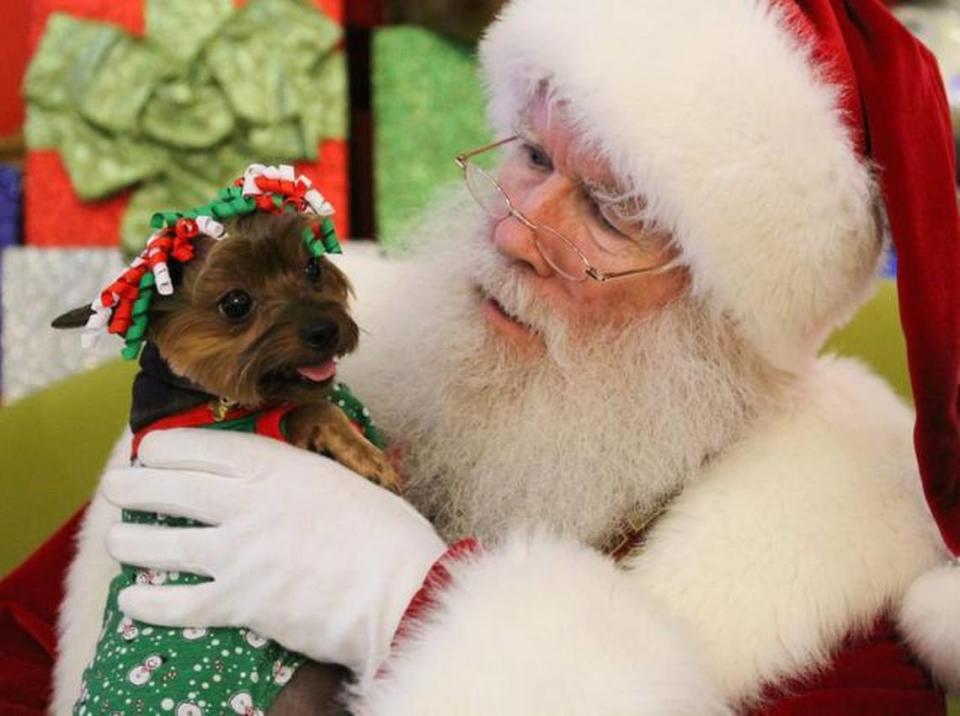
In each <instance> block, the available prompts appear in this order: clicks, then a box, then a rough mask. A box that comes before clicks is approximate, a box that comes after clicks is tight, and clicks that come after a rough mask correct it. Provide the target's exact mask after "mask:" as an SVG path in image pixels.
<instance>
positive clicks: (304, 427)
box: [286, 403, 400, 492]
mask: <svg viewBox="0 0 960 716" xmlns="http://www.w3.org/2000/svg"><path fill="white" fill-rule="evenodd" d="M286 429H287V437H288V439H289V440H290V442H291V443H292V444H293V445H296V446H297V447H301V448H306V449H307V450H312V451H313V452H318V453H328V454H329V455H330V456H331V457H333V458H334V459H335V460H336V461H337V462H339V463H341V464H343V465H345V466H346V467H349V468H350V469H351V470H353V471H354V472H356V473H358V474H360V475H363V476H364V477H366V478H368V479H370V480H373V481H374V482H376V483H377V484H378V485H381V486H382V487H386V488H387V489H389V490H393V491H395V492H396V491H397V490H398V489H399V487H400V481H399V479H398V477H397V473H396V472H395V471H394V469H393V466H392V465H391V464H390V462H389V461H388V460H387V458H386V456H385V455H384V454H383V453H382V452H381V451H380V450H378V449H377V448H376V447H375V446H374V445H373V444H372V443H371V442H370V441H369V440H367V439H366V438H365V437H363V436H362V435H361V434H360V433H359V432H358V431H357V429H356V428H355V427H354V426H353V423H351V422H350V419H349V418H348V417H347V416H346V415H345V414H344V412H343V411H342V410H340V409H339V408H337V407H336V406H334V405H331V404H330V403H323V404H315V405H304V406H301V407H299V408H296V409H295V410H293V411H292V412H291V413H290V414H289V415H288V416H287V422H286Z"/></svg>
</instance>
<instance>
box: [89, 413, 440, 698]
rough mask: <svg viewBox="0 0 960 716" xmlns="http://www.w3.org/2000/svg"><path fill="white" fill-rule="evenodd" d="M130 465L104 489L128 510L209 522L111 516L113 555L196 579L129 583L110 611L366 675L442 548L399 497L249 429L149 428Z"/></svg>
mask: <svg viewBox="0 0 960 716" xmlns="http://www.w3.org/2000/svg"><path fill="white" fill-rule="evenodd" d="M139 458H140V462H141V463H142V464H143V467H118V468H114V469H112V470H110V471H109V472H107V474H106V475H105V477H104V481H103V486H102V489H103V493H104V495H105V497H106V498H107V499H108V500H109V501H110V502H112V503H113V504H115V505H117V506H118V507H122V508H125V509H130V510H144V511H148V512H160V513H163V514H167V515H176V516H180V517H190V518H193V519H195V520H199V521H201V522H203V523H206V524H209V525H213V526H211V527H209V528H170V527H162V526H154V525H136V524H118V525H114V526H113V527H112V528H111V530H110V532H109V534H108V536H107V549H108V551H109V552H110V554H111V555H112V556H113V557H114V558H115V559H117V560H118V561H120V562H123V563H125V564H133V565H137V566H140V567H147V568H154V569H159V570H167V571H180V572H193V573H196V574H202V575H206V576H209V577H212V578H213V580H214V581H212V582H208V583H204V584H199V585H195V586H169V585H167V586H150V585H137V586H132V587H129V588H127V589H125V590H124V591H123V592H121V594H120V608H121V609H122V610H123V612H124V613H126V614H127V615H129V616H131V617H133V618H135V619H139V620H141V621H145V622H149V623H153V624H160V625H164V626H197V627H200V626H207V627H212V626H246V627H249V628H251V629H253V630H254V631H257V632H259V633H261V634H263V635H264V636H267V637H270V638H272V639H274V640H276V641H277V642H279V643H280V644H282V645H284V646H285V647H287V648H288V649H291V650H293V651H297V652H300V653H302V654H306V655H307V656H309V657H311V658H312V659H314V660H316V661H325V662H334V663H338V664H343V665H345V666H348V667H349V668H351V669H353V671H354V672H355V673H356V674H357V676H358V677H359V678H360V679H361V680H366V679H368V678H371V677H372V676H373V675H374V674H375V673H376V670H377V668H378V666H379V665H380V663H381V662H382V661H383V659H384V658H385V657H386V655H387V653H388V651H389V647H390V640H391V638H392V636H393V633H394V631H395V630H396V627H397V624H398V622H399V621H400V618H401V616H402V615H403V612H404V610H405V609H406V607H407V604H408V603H409V601H410V599H411V598H412V597H413V595H414V594H415V593H416V591H417V590H418V589H419V587H420V585H421V583H422V581H423V579H424V577H425V576H426V574H427V571H428V570H429V569H430V566H431V565H432V564H433V563H434V562H435V561H436V560H437V559H438V558H439V557H440V556H441V555H442V554H443V553H444V551H445V550H446V545H445V544H444V543H443V541H442V540H441V539H440V538H439V537H438V536H437V534H436V533H435V532H434V530H433V527H431V526H430V524H429V523H428V522H427V521H426V520H425V519H424V518H423V517H422V516H421V515H420V514H419V513H417V512H416V511H415V510H414V509H413V508H412V507H411V506H410V505H408V504H407V503H406V502H404V501H403V500H402V499H400V498H399V497H397V496H395V495H393V494H391V493H390V492H388V491H387V490H384V489H382V488H380V487H378V486H376V485H374V484H372V483H370V482H368V481H366V480H365V479H364V478H362V477H360V476H359V475H357V474H355V473H353V472H351V471H350V470H348V469H347V468H345V467H343V466H342V465H340V464H339V463H336V462H334V461H332V460H329V459H327V458H324V457H321V456H318V455H315V454H313V453H310V452H307V451H305V450H300V449H297V448H294V447H291V446H289V445H286V444H283V443H280V442H278V441H276V440H270V439H266V438H262V437H259V436H255V435H244V434H241V433H231V432H225V431H218V430H197V429H180V430H164V431H157V432H153V433H150V434H149V435H148V436H147V437H146V438H145V439H144V441H143V443H142V444H141V445H140V449H139Z"/></svg>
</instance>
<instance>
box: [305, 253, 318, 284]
mask: <svg viewBox="0 0 960 716" xmlns="http://www.w3.org/2000/svg"><path fill="white" fill-rule="evenodd" d="M303 273H304V274H305V275H306V277H307V281H309V282H310V283H316V282H317V281H319V280H320V262H319V261H318V260H317V258H316V257H315V256H314V257H313V258H311V259H310V260H309V261H307V267H306V268H305V269H304V270H303Z"/></svg>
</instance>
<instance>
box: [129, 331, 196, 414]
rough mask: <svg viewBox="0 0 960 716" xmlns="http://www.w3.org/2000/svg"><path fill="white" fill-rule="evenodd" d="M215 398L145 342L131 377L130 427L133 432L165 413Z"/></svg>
mask: <svg viewBox="0 0 960 716" xmlns="http://www.w3.org/2000/svg"><path fill="white" fill-rule="evenodd" d="M211 400H214V396H212V395H210V393H206V392H204V390H203V389H202V388H200V386H198V385H196V384H194V383H191V382H190V381H189V380H187V379H186V378H181V377H180V376H178V375H175V374H174V373H173V371H172V370H170V366H168V365H167V362H166V361H165V360H164V359H163V358H162V357H161V356H160V351H158V350H157V347H156V346H155V345H154V344H153V343H150V342H147V343H146V344H145V345H144V347H143V350H142V351H141V352H140V372H139V373H137V377H136V378H135V379H134V381H133V403H132V405H131V406H130V429H131V430H133V432H134V433H136V432H137V431H138V430H141V429H143V428H145V427H147V426H148V425H150V423H153V422H156V421H157V420H160V418H165V417H167V416H168V415H174V414H176V413H181V412H183V411H185V410H189V409H190V408H193V407H196V406H197V405H200V404H201V403H207V402H209V401H211Z"/></svg>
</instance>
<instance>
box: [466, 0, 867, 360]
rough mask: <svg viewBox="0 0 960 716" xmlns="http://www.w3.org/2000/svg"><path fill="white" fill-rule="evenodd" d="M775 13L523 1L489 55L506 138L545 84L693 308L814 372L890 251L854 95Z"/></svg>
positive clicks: (747, 8) (695, 4) (682, 0)
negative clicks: (635, 199)
mask: <svg viewBox="0 0 960 716" xmlns="http://www.w3.org/2000/svg"><path fill="white" fill-rule="evenodd" d="M775 5H776V3H773V2H768V1H767V0H669V1H665V0H591V1H590V2H584V0H513V2H512V3H510V4H508V5H507V6H506V8H505V9H504V10H503V12H502V13H501V15H500V17H499V19H498V20H497V21H496V22H495V23H494V24H493V25H491V27H490V29H489V30H488V32H487V35H486V36H485V38H484V40H483V42H482V44H481V48H480V55H481V60H482V66H483V70H484V74H485V76H486V80H487V84H488V85H489V89H490V93H491V104H490V108H491V109H490V111H491V117H492V121H493V123H494V125H495V127H496V128H497V130H498V131H499V132H501V133H502V134H503V135H504V136H506V135H508V134H512V133H513V132H514V123H515V121H516V120H517V118H518V114H519V113H520V112H521V111H522V109H523V107H524V106H525V105H526V104H527V103H528V102H529V101H530V100H531V98H532V97H534V96H535V95H536V93H537V92H538V90H539V88H540V87H541V83H543V82H546V83H547V86H548V87H549V90H550V95H549V96H550V98H551V100H560V101H565V103H566V111H567V114H568V116H569V117H570V119H571V121H572V124H573V126H574V127H575V128H576V129H577V130H578V131H579V132H580V133H581V134H582V137H583V138H584V139H585V140H586V142H588V144H589V146H591V148H593V149H595V151H596V152H597V153H598V154H599V155H600V156H601V157H604V158H606V159H607V160H608V161H609V163H610V166H611V168H612V169H613V170H614V171H615V173H616V174H617V175H618V176H620V177H621V178H622V179H623V180H624V181H625V182H626V183H627V184H628V187H629V189H630V190H632V191H634V192H636V193H638V194H639V195H641V196H642V197H643V198H644V199H645V201H646V202H647V207H648V210H649V212H650V215H651V217H652V218H653V219H654V220H655V221H656V222H658V223H659V224H660V225H661V226H662V227H663V228H665V229H667V230H668V231H670V232H671V233H672V234H673V235H674V237H675V238H676V240H677V243H678V245H679V247H680V249H681V253H682V256H681V259H682V261H683V262H685V263H686V264H688V265H689V266H690V267H691V269H692V271H691V273H692V276H693V286H694V290H695V292H696V293H697V294H698V295H702V296H705V297H707V298H708V299H709V304H710V305H711V306H714V307H715V308H716V309H717V310H718V311H722V312H724V313H726V314H727V315H729V316H731V317H732V318H734V319H735V320H736V322H737V323H738V324H739V326H740V330H741V332H742V333H743V335H744V337H745V338H746V339H747V340H748V341H749V342H750V343H751V344H752V345H754V346H755V347H756V348H757V349H758V350H759V351H760V352H761V353H762V354H763V355H764V356H765V357H766V358H767V359H768V360H770V361H771V362H772V363H773V364H774V365H777V366H779V367H781V368H784V369H787V370H794V371H798V372H799V371H801V370H802V369H803V368H805V367H807V366H808V365H809V364H810V363H811V362H812V360H813V359H814V356H815V355H816V353H817V350H818V349H819V347H820V346H821V344H822V342H823V340H824V339H825V338H826V336H827V335H828V334H829V332H830V331H831V330H832V329H833V328H834V327H836V326H837V325H839V324H841V323H843V322H845V321H846V320H848V319H849V317H850V316H851V315H852V313H853V311H854V309H855V308H856V307H857V306H858V305H859V304H860V303H861V302H862V300H863V299H864V298H865V297H866V294H867V291H868V290H869V288H870V286H871V278H872V276H873V275H874V274H875V273H876V270H877V265H878V258H879V255H880V253H881V244H882V242H881V240H880V237H879V233H878V231H877V227H876V221H875V216H874V213H873V208H872V207H873V205H874V193H873V186H872V181H871V177H870V172H869V171H868V169H867V167H866V165H865V164H864V162H863V161H861V160H860V159H859V158H858V156H857V151H856V149H855V147H854V144H853V141H852V139H851V135H850V132H849V130H848V129H847V127H846V126H845V124H844V121H843V118H842V116H841V111H840V110H839V109H838V97H839V90H838V89H837V88H836V87H834V86H832V85H830V84H828V83H826V82H824V81H822V80H821V79H819V77H821V76H822V73H821V72H820V70H819V69H818V68H816V67H815V66H814V63H813V60H812V59H811V57H810V53H809V50H808V48H805V47H803V46H801V43H800V41H799V40H798V39H797V36H796V35H795V33H794V32H793V31H791V30H790V29H789V28H788V27H787V23H786V21H785V20H784V18H783V14H782V11H781V10H779V9H776V7H775Z"/></svg>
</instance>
